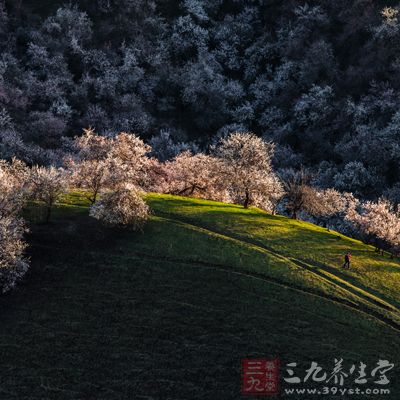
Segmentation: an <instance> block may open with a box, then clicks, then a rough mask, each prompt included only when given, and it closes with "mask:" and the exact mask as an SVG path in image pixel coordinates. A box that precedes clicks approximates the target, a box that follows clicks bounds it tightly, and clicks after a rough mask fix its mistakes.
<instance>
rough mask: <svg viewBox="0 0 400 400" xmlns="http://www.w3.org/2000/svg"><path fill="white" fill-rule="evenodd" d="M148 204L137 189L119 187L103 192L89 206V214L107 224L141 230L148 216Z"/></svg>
mask: <svg viewBox="0 0 400 400" xmlns="http://www.w3.org/2000/svg"><path fill="white" fill-rule="evenodd" d="M149 214H150V209H149V206H148V205H147V204H146V203H145V201H144V200H143V195H142V193H140V192H139V191H137V190H130V189H119V190H116V191H114V192H109V193H105V194H104V195H103V196H102V197H101V199H100V200H98V201H97V202H96V203H95V204H94V205H93V206H92V207H91V208H90V215H91V216H92V217H94V218H96V219H98V220H100V221H102V222H103V223H104V224H105V225H108V226H120V227H127V228H129V229H132V230H135V231H137V230H141V229H142V228H143V226H144V224H145V223H146V221H147V220H148V218H149Z"/></svg>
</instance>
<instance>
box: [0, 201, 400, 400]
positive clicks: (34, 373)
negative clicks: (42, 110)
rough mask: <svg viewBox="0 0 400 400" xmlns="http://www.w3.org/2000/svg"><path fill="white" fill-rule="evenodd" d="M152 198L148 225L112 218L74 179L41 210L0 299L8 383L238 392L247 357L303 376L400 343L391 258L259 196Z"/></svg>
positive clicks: (118, 394) (395, 349)
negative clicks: (11, 284)
mask: <svg viewBox="0 0 400 400" xmlns="http://www.w3.org/2000/svg"><path fill="white" fill-rule="evenodd" d="M148 200H149V203H150V205H151V207H152V209H153V216H152V218H151V221H150V222H149V224H148V225H147V227H146V228H145V231H144V232H143V233H130V232H127V231H121V230H114V229H106V228H103V227H102V226H101V225H99V223H98V222H97V221H95V220H93V219H90V218H89V217H88V216H87V206H86V204H85V202H84V201H83V199H82V198H81V197H80V196H79V195H78V194H75V195H70V196H68V198H66V199H65V204H62V205H60V206H59V207H58V208H57V210H56V212H55V215H54V220H53V222H52V223H51V224H50V225H49V226H45V225H41V224H32V228H31V234H30V237H29V240H30V243H31V259H32V272H31V273H30V274H29V276H28V277H27V279H26V281H25V282H24V284H23V285H21V286H20V287H19V288H18V289H17V290H16V292H14V293H12V294H10V295H8V296H6V297H4V298H1V299H0V318H1V322H2V323H1V325H0V346H1V349H2V357H1V359H0V368H1V371H2V373H1V374H0V398H6V399H28V398H29V399H32V398H34V399H36V398H37V399H39V398H40V399H42V398H46V399H47V398H48V399H74V400H75V399H78V398H84V399H107V400H113V399H132V398H134V399H167V398H168V399H236V398H241V396H240V360H241V358H246V357H250V358H251V357H271V356H278V357H280V359H281V362H282V364H286V363H287V362H294V361H296V362H297V363H298V365H299V370H298V372H299V375H301V376H303V377H304V375H305V370H306V369H307V368H308V367H309V366H310V363H311V361H318V363H319V364H320V365H322V366H325V367H326V368H327V369H328V370H332V368H333V362H334V358H343V359H344V362H345V363H346V365H348V366H350V365H351V364H352V363H359V362H360V361H363V362H364V363H366V364H367V365H368V368H371V367H374V366H375V363H376V362H377V361H378V359H387V360H390V361H392V362H395V363H396V362H397V361H398V360H399V359H400V357H399V356H400V339H399V326H400V325H399V324H400V313H399V311H398V307H399V302H400V299H399V296H398V288H399V282H400V276H399V271H400V266H399V264H398V263H397V262H396V261H392V260H389V259H388V258H382V257H380V256H378V255H376V254H375V253H374V252H373V249H371V248H370V247H368V246H365V245H364V244H362V243H360V242H357V241H354V240H351V239H348V238H346V237H344V236H342V235H339V234H337V233H335V232H327V231H326V230H324V229H322V228H319V227H316V226H314V225H311V224H306V223H303V222H297V221H291V220H288V219H286V218H284V217H280V216H270V215H268V214H265V213H263V212H261V211H259V210H256V209H250V210H244V209H243V208H241V207H238V206H234V205H226V204H221V203H215V202H209V201H202V200H195V199H185V198H179V197H172V196H161V195H151V196H149V199H148ZM34 215H35V212H34V210H33V209H32V210H30V218H31V220H34ZM347 249H350V250H351V251H352V253H353V254H354V255H355V262H354V269H352V270H350V271H343V270H341V269H340V263H341V256H342V254H343V252H344V251H345V250H347ZM391 376H394V375H393V374H392V375H391ZM390 389H391V390H392V395H391V396H390V395H389V396H388V395H386V396H385V398H387V399H389V398H398V395H397V393H398V390H399V389H400V387H399V383H398V382H397V383H396V382H394V381H393V382H392V383H391V385H390ZM292 398H293V397H292ZM302 398H306V397H304V396H303V397H302ZM314 398H315V396H314ZM324 398H335V397H334V396H332V397H330V396H324Z"/></svg>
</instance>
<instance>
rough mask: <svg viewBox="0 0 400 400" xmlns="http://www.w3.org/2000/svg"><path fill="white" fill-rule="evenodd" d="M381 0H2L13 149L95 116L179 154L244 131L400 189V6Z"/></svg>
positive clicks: (56, 150)
mask: <svg viewBox="0 0 400 400" xmlns="http://www.w3.org/2000/svg"><path fill="white" fill-rule="evenodd" d="M397 6H398V3H397V2H393V1H389V0H388V1H377V0H336V1H331V0H315V1H308V2H303V1H278V0H254V1H250V0H248V1H245V0H242V1H240V0H230V1H228V0H180V1H172V0H149V1H145V2H143V1H139V0H83V1H72V2H71V3H68V4H65V3H64V2H61V1H50V0H42V1H38V0H35V1H34V0H29V1H28V0H27V1H24V0H18V1H14V0H12V1H11V0H10V1H5V0H0V158H11V157H12V156H17V157H18V158H20V159H23V160H25V161H27V162H28V163H31V164H34V163H39V164H56V163H57V159H58V158H59V157H60V153H61V152H62V150H63V149H66V148H68V146H69V144H70V140H69V139H68V138H71V137H73V136H75V135H76V134H79V133H81V132H82V129H83V128H85V127H89V126H91V127H93V128H94V129H96V131H97V132H99V133H101V134H104V135H114V134H117V133H119V132H121V131H128V132H135V133H136V134H138V135H140V136H141V137H142V138H143V139H144V140H146V141H148V142H149V143H151V144H152V147H153V151H154V152H155V154H156V155H157V156H158V157H159V158H160V159H161V160H162V161H164V160H165V159H168V158H170V157H173V156H175V155H176V154H177V152H178V151H181V150H182V149H185V148H188V149H190V148H191V149H192V150H193V149H194V150H196V149H200V150H204V151H207V149H208V148H209V146H210V145H212V144H215V143H216V141H217V139H219V138H220V137H223V136H225V135H226V134H227V133H230V132H234V131H243V132H246V131H252V132H254V133H255V134H257V135H258V136H261V137H263V138H265V139H266V140H267V141H273V142H274V143H275V144H276V152H275V159H274V163H275V168H276V169H278V170H285V169H288V168H293V169H299V168H300V166H304V167H306V168H308V169H310V170H311V171H313V177H314V178H313V179H314V184H316V185H319V186H321V187H322V188H324V187H335V188H337V189H339V190H342V191H351V192H353V193H355V194H356V195H357V196H361V197H364V198H369V199H373V198H377V197H379V196H381V195H385V196H386V197H388V198H389V199H390V200H392V201H393V202H395V203H399V202H400V108H399V105H400V79H399V76H400V55H399V54H400V52H399V49H400V15H399V16H398V15H397V13H398V11H397Z"/></svg>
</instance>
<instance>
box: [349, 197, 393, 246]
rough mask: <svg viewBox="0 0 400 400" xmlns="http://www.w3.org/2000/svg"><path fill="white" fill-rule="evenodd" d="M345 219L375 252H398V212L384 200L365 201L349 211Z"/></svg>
mask: <svg viewBox="0 0 400 400" xmlns="http://www.w3.org/2000/svg"><path fill="white" fill-rule="evenodd" d="M346 218H347V219H348V220H349V221H351V222H352V223H353V224H355V225H356V226H357V228H358V230H359V232H360V233H361V234H363V235H364V236H365V237H366V239H367V240H369V241H370V240H372V242H373V243H374V244H375V247H376V249H377V251H379V250H382V251H383V249H386V250H389V251H391V252H392V253H393V252H398V250H399V248H400V210H399V209H398V207H397V208H396V207H394V205H393V204H392V203H390V202H389V201H388V200H386V199H383V198H381V199H379V200H378V201H377V202H372V201H367V202H365V203H363V204H362V205H361V207H359V209H357V208H351V209H349V211H348V213H347V216H346Z"/></svg>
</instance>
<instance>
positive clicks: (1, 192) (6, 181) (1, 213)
mask: <svg viewBox="0 0 400 400" xmlns="http://www.w3.org/2000/svg"><path fill="white" fill-rule="evenodd" d="M26 176H27V168H26V166H25V164H23V163H22V162H20V161H17V160H13V161H12V163H8V162H6V161H4V160H1V161H0V292H2V293H4V292H7V291H8V290H10V289H12V288H13V287H14V286H15V284H16V282H17V281H18V280H19V279H20V278H21V277H22V276H23V275H24V274H25V272H26V271H27V270H28V267H29V264H28V261H27V260H26V258H25V257H24V251H25V248H26V243H25V242H24V240H23V235H24V233H25V232H26V228H25V225H24V222H23V220H22V219H21V218H20V217H19V214H20V212H21V209H22V207H23V205H24V203H25V200H26V196H27V187H26Z"/></svg>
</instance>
